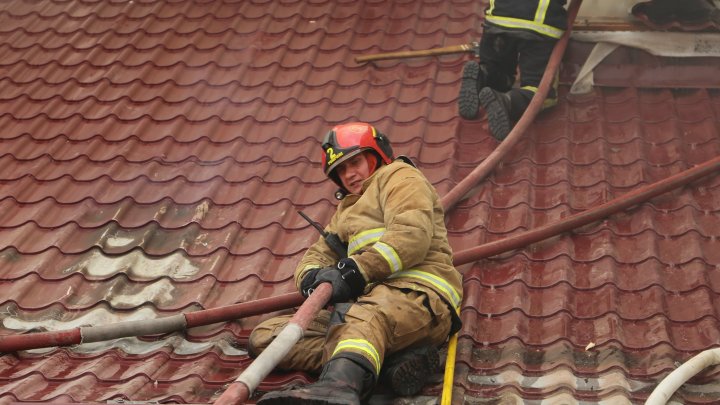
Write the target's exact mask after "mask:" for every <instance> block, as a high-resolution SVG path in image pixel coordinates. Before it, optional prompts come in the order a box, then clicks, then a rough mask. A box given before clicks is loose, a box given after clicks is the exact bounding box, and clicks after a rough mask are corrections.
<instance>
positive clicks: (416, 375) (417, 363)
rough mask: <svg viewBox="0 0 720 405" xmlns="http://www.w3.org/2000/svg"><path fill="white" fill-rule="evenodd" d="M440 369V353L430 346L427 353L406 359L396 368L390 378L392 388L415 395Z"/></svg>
mask: <svg viewBox="0 0 720 405" xmlns="http://www.w3.org/2000/svg"><path fill="white" fill-rule="evenodd" d="M439 369H440V353H438V351H437V349H436V348H434V347H428V348H426V350H425V353H423V354H422V355H419V356H416V357H415V358H413V359H411V360H406V361H404V362H403V363H402V365H401V366H399V367H397V368H395V369H394V370H393V372H392V375H390V376H389V378H390V388H391V389H392V390H393V392H395V393H396V394H398V395H401V396H409V395H415V394H417V393H418V392H420V390H421V389H422V387H424V386H425V383H426V382H427V380H428V378H430V376H431V375H432V374H434V373H435V372H437V371H438V370H439Z"/></svg>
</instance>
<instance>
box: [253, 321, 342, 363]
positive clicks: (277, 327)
mask: <svg viewBox="0 0 720 405" xmlns="http://www.w3.org/2000/svg"><path fill="white" fill-rule="evenodd" d="M290 318H292V315H283V316H278V317H275V318H271V319H268V320H266V321H264V322H262V323H260V324H259V325H258V326H256V327H255V329H253V331H252V333H250V337H249V339H248V354H249V355H250V356H251V357H257V356H258V355H259V354H260V353H261V352H262V351H263V350H265V348H267V347H268V345H270V343H272V341H273V340H274V339H275V338H276V337H277V335H278V334H279V333H280V332H281V331H282V329H283V328H284V327H285V325H287V324H288V322H289V321H290ZM329 322H330V312H329V311H326V310H321V311H320V312H319V313H318V315H317V316H316V317H315V319H313V320H312V321H311V322H310V325H309V326H308V328H307V330H306V331H305V333H304V334H303V337H302V338H301V339H300V341H298V342H297V343H296V344H295V346H294V347H293V348H292V349H291V350H290V352H289V353H288V354H287V355H286V356H285V357H284V358H283V360H282V361H281V362H280V364H278V366H277V368H278V369H281V370H298V371H307V372H311V373H318V372H320V370H321V369H322V355H323V346H324V345H325V335H326V334H327V328H328V323H329Z"/></svg>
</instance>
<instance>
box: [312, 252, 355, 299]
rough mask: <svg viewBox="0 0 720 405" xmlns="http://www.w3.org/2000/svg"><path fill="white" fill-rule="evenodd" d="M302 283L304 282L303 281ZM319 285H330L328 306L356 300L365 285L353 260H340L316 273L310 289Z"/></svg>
mask: <svg viewBox="0 0 720 405" xmlns="http://www.w3.org/2000/svg"><path fill="white" fill-rule="evenodd" d="M303 281H305V280H304V279H303ZM321 283H330V284H331V285H332V289H333V291H332V296H331V297H330V302H329V304H335V303H337V302H347V301H349V300H351V299H353V298H357V297H358V296H360V294H362V293H363V291H364V290H365V285H366V284H367V282H366V281H365V278H364V277H363V275H362V274H361V273H360V270H359V269H358V267H357V264H355V261H354V260H353V259H342V260H340V261H339V262H338V264H337V265H335V266H332V267H326V268H324V269H321V270H320V271H318V273H317V275H316V276H315V283H314V284H313V285H312V286H311V287H310V289H315V288H316V287H317V286H318V285H320V284H321Z"/></svg>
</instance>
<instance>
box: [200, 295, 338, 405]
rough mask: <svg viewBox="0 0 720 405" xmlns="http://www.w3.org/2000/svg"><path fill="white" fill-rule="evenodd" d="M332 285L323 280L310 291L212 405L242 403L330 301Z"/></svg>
mask: <svg viewBox="0 0 720 405" xmlns="http://www.w3.org/2000/svg"><path fill="white" fill-rule="evenodd" d="M331 294H332V286H331V285H330V284H329V283H323V284H320V285H319V286H318V288H316V289H315V291H313V293H312V294H310V296H309V297H308V299H307V300H305V302H304V303H303V304H302V306H300V308H299V309H298V311H297V312H296V313H295V315H293V317H292V318H291V319H290V322H289V323H288V324H287V325H286V326H285V328H283V330H282V331H281V332H280V334H278V336H277V337H276V338H275V339H273V341H272V342H271V343H270V345H269V346H268V347H267V348H266V349H265V350H264V351H263V352H262V353H260V355H259V356H258V357H257V358H256V359H255V360H254V361H253V362H252V363H251V364H250V366H249V367H248V368H246V369H245V371H243V372H242V374H240V376H239V377H238V378H237V380H235V382H233V383H232V384H230V386H229V387H228V389H227V390H226V391H225V392H224V393H223V394H222V395H221V396H220V398H218V399H217V400H216V401H215V402H214V405H235V404H242V403H244V402H245V401H246V400H247V399H248V398H250V394H252V393H253V391H255V388H257V386H258V385H260V382H261V381H262V380H263V379H264V378H265V377H267V375H268V374H270V372H272V370H273V369H274V368H275V366H277V365H278V363H280V361H281V360H282V359H283V357H285V355H286V354H288V352H290V350H291V349H292V348H293V346H295V343H297V342H298V340H300V338H302V336H303V332H304V331H305V329H307V327H308V325H310V322H311V321H312V320H313V319H315V315H317V313H318V311H320V310H321V309H322V308H323V307H325V305H326V304H327V303H328V301H329V300H330V295H331Z"/></svg>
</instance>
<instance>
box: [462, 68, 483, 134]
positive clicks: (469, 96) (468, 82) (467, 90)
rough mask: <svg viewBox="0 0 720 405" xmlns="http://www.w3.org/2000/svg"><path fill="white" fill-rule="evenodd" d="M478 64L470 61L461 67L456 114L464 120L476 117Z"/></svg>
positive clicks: (477, 105)
mask: <svg viewBox="0 0 720 405" xmlns="http://www.w3.org/2000/svg"><path fill="white" fill-rule="evenodd" d="M479 74H480V64H478V63H477V62H476V61H474V60H471V61H469V62H467V63H466V64H465V66H464V67H463V73H462V81H461V82H460V95H459V96H458V112H459V113H460V116H461V117H463V118H465V119H466V120H474V119H475V118H477V116H478V108H480V102H479V100H478V85H477V81H478V75H479Z"/></svg>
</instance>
